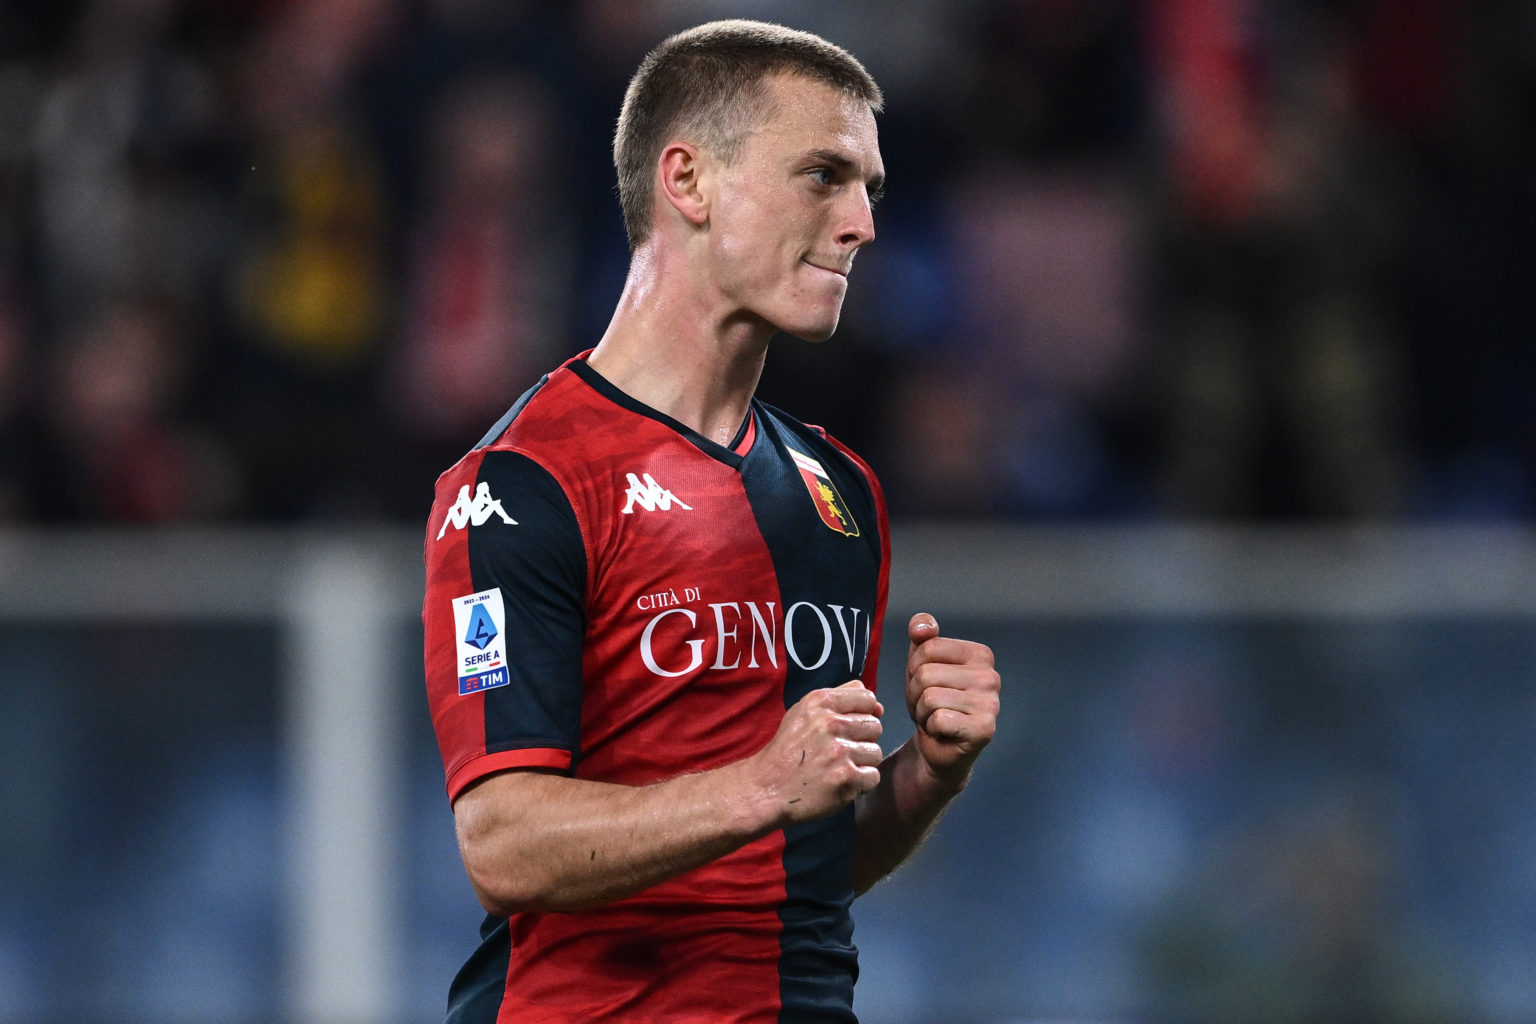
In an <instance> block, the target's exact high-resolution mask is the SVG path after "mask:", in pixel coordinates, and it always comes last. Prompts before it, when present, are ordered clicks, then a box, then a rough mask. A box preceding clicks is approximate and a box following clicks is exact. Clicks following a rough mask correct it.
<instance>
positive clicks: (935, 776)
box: [911, 738, 971, 801]
mask: <svg viewBox="0 0 1536 1024" xmlns="http://www.w3.org/2000/svg"><path fill="white" fill-rule="evenodd" d="M911 746H912V753H913V755H914V756H913V757H912V761H914V762H915V766H914V773H915V775H916V778H915V779H914V782H915V783H916V784H917V787H918V789H919V791H920V792H922V793H924V794H925V795H928V796H931V797H937V798H940V799H943V800H946V801H947V800H951V799H953V798H954V797H956V796H958V795H960V792H961V791H962V790H964V789H965V787H966V786H967V785H968V784H969V783H970V781H971V764H970V762H965V763H963V764H960V763H956V764H951V765H946V766H943V767H939V766H935V765H934V764H933V762H932V761H930V760H929V759H928V757H927V755H925V754H924V753H923V748H922V745H921V744H920V743H918V742H917V740H916V739H915V738H914V739H913V741H912V743H911Z"/></svg>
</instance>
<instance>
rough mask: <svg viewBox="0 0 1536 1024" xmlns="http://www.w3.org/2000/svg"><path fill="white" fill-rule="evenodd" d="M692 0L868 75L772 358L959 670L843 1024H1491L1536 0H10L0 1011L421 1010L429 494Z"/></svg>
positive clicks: (556, 322) (1506, 914)
mask: <svg viewBox="0 0 1536 1024" xmlns="http://www.w3.org/2000/svg"><path fill="white" fill-rule="evenodd" d="M727 16H745V17H755V18H763V19H768V20H776V21H781V22H784V23H786V24H790V25H794V26H796V27H801V28H806V29H810V30H812V31H817V32H820V33H822V34H824V35H826V36H827V37H829V38H831V39H832V40H834V41H836V42H839V43H841V44H843V45H845V46H847V47H848V48H849V49H850V50H852V51H853V52H854V53H855V54H856V55H857V56H859V57H860V58H861V59H862V60H863V61H864V62H865V63H866V65H867V66H868V67H869V68H870V70H871V71H872V72H873V73H874V75H875V76H876V78H877V79H878V80H879V81H880V82H881V83H882V85H883V86H884V88H885V90H886V93H887V110H886V113H885V114H884V115H883V116H882V117H881V119H880V126H881V145H882V150H883V153H884V157H885V160H886V164H887V169H888V171H889V178H890V183H889V187H888V195H887V198H886V200H885V201H884V202H883V203H882V205H881V206H880V208H879V210H878V213H877V229H878V234H879V238H878V241H877V242H876V243H875V244H874V245H873V246H871V247H870V248H869V249H868V250H867V251H865V252H864V253H862V254H861V255H860V258H859V261H858V267H857V272H856V273H855V274H854V277H853V283H852V288H851V289H850V295H849V299H848V304H847V307H846V309H845V313H844V317H843V324H842V326H841V327H840V329H839V331H838V333H837V335H836V337H835V338H833V339H832V340H831V341H830V342H828V343H827V344H824V345H819V346H809V345H805V344H802V343H799V342H795V341H791V340H785V341H783V342H781V343H778V345H777V348H776V350H775V351H774V352H773V353H772V354H771V356H770V359H769V366H768V369H767V371H766V374H765V377H764V380H763V383H762V388H761V392H760V393H761V395H762V396H763V397H764V398H765V399H766V400H768V401H770V402H772V403H774V404H776V405H780V406H782V407H785V408H787V409H789V410H790V411H792V412H794V413H796V414H798V415H799V416H801V417H802V418H804V419H806V420H809V421H811V422H816V423H820V424H822V425H824V426H826V427H827V428H828V429H829V430H831V431H832V432H833V433H834V434H836V435H837V436H838V437H840V438H841V439H843V440H845V441H847V442H848V443H849V444H851V445H852V446H853V447H854V448H855V449H857V450H859V451H860V452H861V453H862V454H864V455H865V456H866V457H867V458H868V459H869V461H870V462H871V463H872V464H873V465H874V467H875V468H876V470H877V471H878V472H879V473H880V475H881V477H882V479H883V481H884V482H885V484H886V487H887V490H888V493H889V497H890V502H891V510H892V517H893V522H894V524H895V534H896V541H897V544H896V562H895V570H894V573H893V596H892V607H891V617H890V620H889V621H891V622H893V623H897V622H902V621H905V616H906V615H907V614H909V613H911V612H913V611H916V610H919V609H920V608H923V609H930V610H934V611H936V612H938V613H939V614H940V616H941V619H942V620H943V621H944V622H945V623H946V627H947V628H949V629H950V630H951V631H953V632H957V633H963V634H965V635H969V636H974V637H975V638H977V639H980V640H984V641H986V642H988V643H990V644H991V645H992V646H993V647H994V648H995V649H996V651H997V652H998V657H999V664H1000V665H1002V667H1003V674H1004V677H1005V685H1006V687H1007V693H1008V704H1007V711H1006V713H1005V718H1004V722H1003V731H1002V733H1001V734H1000V737H999V740H998V742H997V743H996V744H995V745H994V749H993V750H992V751H989V753H988V756H987V759H986V760H985V761H984V763H983V768H982V770H981V771H980V772H979V773H978V776H977V781H976V783H975V784H974V785H973V789H972V792H970V793H968V794H967V795H966V797H965V798H964V799H963V800H962V801H961V802H960V804H959V805H958V806H957V807H956V809H955V810H954V812H953V813H952V814H951V815H950V817H949V818H948V819H946V821H945V823H944V824H943V825H942V826H941V828H940V830H939V833H938V834H937V835H936V836H935V837H934V838H933V840H932V841H931V842H930V843H929V845H928V846H927V847H925V848H924V849H923V850H922V851H920V853H919V854H918V856H917V858H916V859H915V860H914V862H913V863H912V864H910V865H908V866H907V868H906V869H905V871H904V872H903V873H902V874H901V875H899V876H898V877H897V878H896V879H894V880H892V881H891V882H889V883H887V884H886V885H883V886H881V887H879V888H877V889H876V890H875V891H874V892H872V893H871V894H869V895H868V896H867V897H865V898H864V899H863V900H861V901H860V908H859V909H860V914H859V932H858V935H857V941H858V942H859V944H860V945H861V947H862V948H863V950H864V956H863V968H864V979H863V981H862V982H861V984H860V987H859V1007H860V1009H861V1013H862V1014H863V1016H864V1019H865V1020H866V1022H867V1024H1001V1022H1004V1021H1010V1022H1023V1021H1045V1020H1055V1021H1061V1020H1067V1019H1071V1020H1075V1021H1084V1022H1087V1021H1094V1022H1115V1024H1129V1022H1132V1021H1136V1022H1143V1021H1144V1022H1148V1024H1162V1022H1168V1024H1186V1022H1188V1024H1204V1022H1213V1024H1219V1022H1226V1021H1239V1020H1240V1021H1244V1022H1274V1024H1291V1022H1295V1024H1314V1022H1324V1024H1333V1022H1337V1024H1362V1022H1365V1024H1369V1022H1445V1024H1451V1022H1456V1024H1467V1022H1495V1024H1526V1022H1527V1021H1529V1020H1531V1019H1536V870H1533V868H1532V865H1533V864H1536V859H1533V858H1532V857H1531V850H1532V849H1533V848H1536V804H1533V803H1532V802H1531V800H1530V799H1529V795H1530V794H1531V792H1532V791H1533V785H1536V754H1533V750H1536V747H1533V746H1532V744H1531V743H1530V735H1531V731H1532V726H1533V725H1536V538H1533V535H1532V531H1531V516H1532V512H1533V511H1536V401H1532V397H1531V396H1532V395H1533V394H1536V317H1533V315H1532V313H1531V311H1530V305H1529V300H1528V299H1527V292H1528V291H1529V287H1530V283H1531V281H1532V280H1533V278H1536V274H1533V271H1536V260H1533V258H1532V257H1531V255H1530V252H1529V248H1530V245H1531V244H1532V239H1536V132H1533V131H1532V126H1533V125H1536V3H1532V2H1530V0H1488V2H1473V3H1458V2H1455V0H1340V2H1333V3H1327V2H1322V0H1312V2H1304V0H1289V2H1282V0H1141V2H1134V0H1121V2H1114V0H1011V2H1003V0H950V2H945V0H902V2H877V0H842V2H815V3H813V2H810V0H740V2H736V3H727V2H722V0H670V2H664V0H573V2H568V3H533V2H522V0H287V2H284V0H0V1022H5V1024H22V1022H26V1024H33V1022H39V1021H41V1022H59V1024H64V1022H70V1024H116V1022H128V1021H157V1022H182V1021H187V1022H190V1021H199V1022H206V1021H220V1022H228V1024H256V1022H270V1021H287V1022H292V1024H403V1022H405V1021H430V1020H434V1019H440V1017H441V1010H442V1006H443V1004H444V1001H445V994H446V988H447V984H448V980H449V978H450V977H451V976H452V973H453V971H454V970H455V969H456V967H457V966H458V964H459V963H461V962H462V960H463V959H464V957H465V956H466V955H467V953H468V951H469V950H470V949H471V948H472V946H473V944H474V929H475V927H476V925H477V923H478V914H477V910H476V908H475V905H474V901H473V899H472V896H471V894H470V892H469V889H468V886H467V883H466V882H465V880H464V878H463V874H462V869H461V868H460V866H459V864H458V860H457V854H456V851H455V848H454V844H453V833H452V821H451V817H450V816H449V812H448V809H447V806H446V801H445V800H444V798H443V787H442V775H441V764H440V762H439V761H438V757H437V752H436V749H435V747H434V743H433V739H432V736H431V731H430V724H429V723H428V721H427V717H426V709H425V701H424V699H423V697H422V693H421V682H420V643H421V637H420V624H419V620H418V619H417V617H416V616H417V611H418V609H419V602H420V583H421V581H420V571H421V570H420V543H421V535H422V530H423V528H424V524H425V520H426V516H427V511H428V507H429V505H430V502H431V497H432V485H433V481H434V479H435V477H436V475H437V474H438V473H439V472H441V471H442V470H444V469H446V468H447V467H448V466H449V465H450V464H451V463H452V462H453V461H454V460H456V459H457V458H458V457H459V456H460V455H461V454H462V453H463V452H464V451H465V450H466V449H467V448H468V447H469V446H470V445H472V444H473V443H474V442H475V441H476V440H477V439H478V438H479V437H480V436H481V435H482V434H483V433H484V431H485V429H486V428H487V427H488V426H489V424H490V423H492V422H493V421H494V420H495V419H496V418H497V417H498V416H499V415H500V414H501V412H502V411H504V409H505V408H506V407H507V406H508V405H509V404H510V403H511V402H512V400H513V399H515V398H516V396H517V395H518V394H520V393H521V392H522V391H523V390H524V389H526V388H527V387H528V386H529V385H531V384H532V383H533V382H534V381H535V380H537V378H538V377H539V376H540V375H541V374H542V373H543V372H545V371H546V370H547V369H549V368H551V367H552V366H553V365H555V364H556V363H557V362H558V361H560V360H562V359H564V358H566V357H568V356H569V355H572V354H574V353H576V352H579V351H581V350H582V349H585V348H588V347H590V346H591V345H592V344H594V343H595V341H596V340H597V338H598V337H599V336H600V335H601V333H602V331H603V329H604V328H605V326H606V325H607V322H608V318H609V316H610V313H611V311H612V308H613V305H614V302H615V300H616V298H617V296H618V293H619V289H620V286H621V284H622V281H623V277H624V273H625V269H626V259H627V251H626V247H625V242H624V236H623V230H622V226H621V222H620V217H619V212H618V206H617V201H616V198H615V195H614V189H613V173H612V169H611V163H610V154H609V148H608V147H609V140H610V135H611V131H612V126H613V123H614V120H615V118H616V116H617V113H618V109H619V104H620V100H621V98H622V93H623V89H624V86H625V83H626V81H627V79H628V76H629V74H630V73H631V71H632V70H633V68H634V67H635V65H636V63H637V62H638V60H639V59H640V57H641V56H642V55H643V53H644V52H645V51H646V50H647V49H648V48H649V47H650V46H652V45H654V44H655V43H656V42H657V41H659V40H660V39H661V38H662V37H663V36H665V35H666V34H668V33H669V32H671V31H673V30H676V29H678V28H681V27H684V26H687V25H689V24H694V23H697V22H699V21H703V20H707V19H710V18H714V17H727ZM951 544H953V545H954V546H953V547H951V546H950V545H951ZM900 640H901V637H900V635H899V630H897V631H895V638H894V639H891V638H890V637H888V638H887V645H886V648H887V649H886V654H885V658H884V661H883V664H882V689H885V688H887V687H899V686H900V678H899V672H900V666H901V661H902V655H903V653H904V651H903V650H902V649H901V644H900ZM887 703H888V704H889V703H890V702H889V701H888V702H887ZM887 729H888V733H887V738H888V740H889V741H890V744H889V745H894V744H895V743H897V742H900V740H901V738H902V737H903V735H904V728H903V726H902V725H901V724H900V723H895V722H888V723H887Z"/></svg>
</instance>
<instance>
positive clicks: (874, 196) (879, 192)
mask: <svg viewBox="0 0 1536 1024" xmlns="http://www.w3.org/2000/svg"><path fill="white" fill-rule="evenodd" d="M806 156H807V157H808V158H810V159H812V160H819V161H820V162H822V163H826V164H831V165H832V166H833V167H835V168H837V169H838V170H839V171H849V170H851V169H852V168H853V161H852V160H850V159H848V157H846V156H845V155H843V154H842V153H839V152H837V151H836V150H832V149H813V150H811V151H810V152H809V153H807V154H806ZM865 188H866V189H868V190H869V201H870V202H871V203H876V202H879V201H880V197H881V196H883V195H885V175H883V174H877V175H875V176H874V177H873V178H870V179H869V182H868V183H867V184H866V185H865Z"/></svg>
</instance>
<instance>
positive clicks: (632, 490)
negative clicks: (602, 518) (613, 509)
mask: <svg viewBox="0 0 1536 1024" xmlns="http://www.w3.org/2000/svg"><path fill="white" fill-rule="evenodd" d="M624 476H625V478H626V479H627V480H628V481H629V490H627V491H625V492H624V497H625V498H627V499H629V500H627V501H625V502H624V512H623V514H624V515H626V516H629V515H634V513H635V506H636V505H639V506H640V507H641V508H643V509H645V510H646V511H647V512H670V511H672V506H673V505H676V506H678V507H679V508H685V509H687V510H688V511H690V512H692V511H693V506H692V505H690V504H688V503H687V502H685V501H683V499H681V498H679V497H678V496H677V495H675V494H673V493H672V492H671V491H669V490H667V489H666V488H665V487H663V486H661V484H658V483H657V482H656V478H655V477H653V476H651V474H649V473H642V474H640V476H639V477H636V476H635V474H633V473H625V474H624Z"/></svg>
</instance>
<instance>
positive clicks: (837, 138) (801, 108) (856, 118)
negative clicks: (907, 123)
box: [747, 74, 885, 176]
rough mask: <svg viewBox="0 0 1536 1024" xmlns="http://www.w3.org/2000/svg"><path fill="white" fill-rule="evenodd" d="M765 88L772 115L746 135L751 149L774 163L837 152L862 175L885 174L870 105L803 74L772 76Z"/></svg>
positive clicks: (769, 111) (769, 112)
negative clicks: (801, 156) (821, 153)
mask: <svg viewBox="0 0 1536 1024" xmlns="http://www.w3.org/2000/svg"><path fill="white" fill-rule="evenodd" d="M764 85H765V87H766V88H767V90H768V97H769V100H770V103H769V104H768V114H767V116H766V117H765V118H764V119H763V121H762V123H761V124H759V125H758V126H757V127H756V128H755V129H753V130H752V131H751V133H750V134H749V135H748V139H747V148H748V149H749V150H751V151H756V152H758V153H759V154H761V155H764V156H769V155H771V156H773V157H775V158H793V157H794V156H796V155H798V154H800V153H808V152H812V151H818V150H819V151H828V152H835V153H838V154H840V155H842V156H845V157H846V158H847V159H848V160H849V161H850V162H851V163H853V164H855V165H857V167H858V168H859V171H860V173H861V174H863V175H867V176H879V175H883V174H884V172H885V168H884V165H883V164H882V162H881V160H880V142H879V133H878V131H877V130H876V128H875V115H874V112H873V111H871V110H870V109H869V104H868V103H866V102H864V101H863V100H861V99H859V98H858V97H857V96H852V95H849V94H848V93H846V92H843V91H842V90H841V89H836V88H833V87H832V86H830V85H827V84H825V83H824V82H818V81H816V80H815V79H811V78H806V77H804V76H801V75H790V74H785V75H773V76H771V77H769V78H768V79H766V80H765V83H764Z"/></svg>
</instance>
